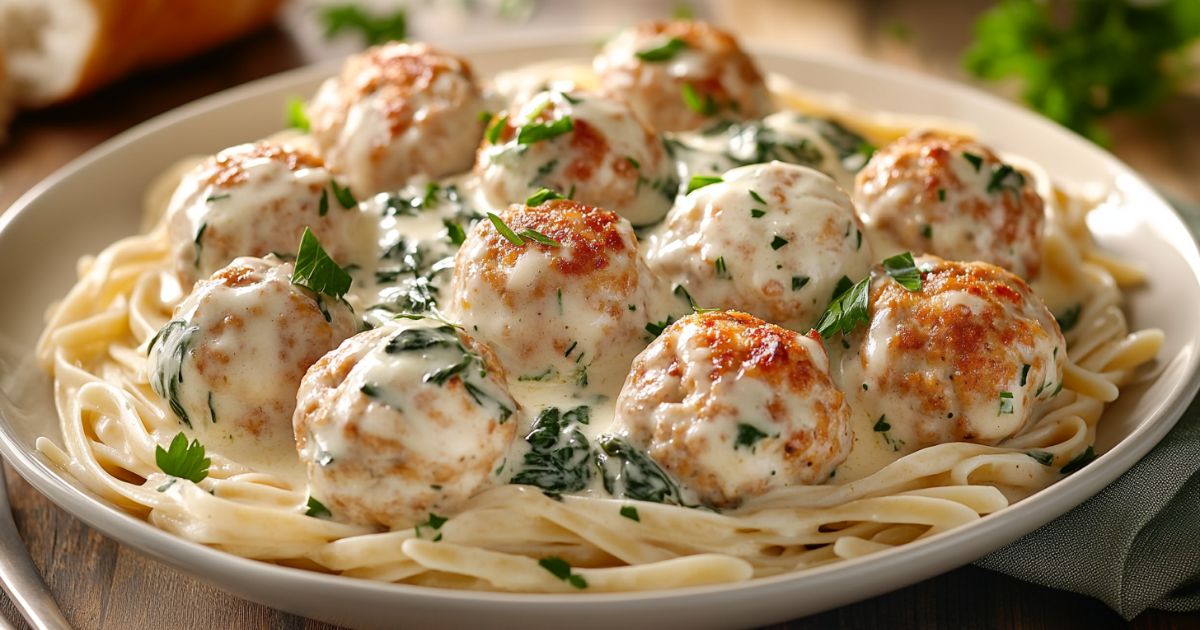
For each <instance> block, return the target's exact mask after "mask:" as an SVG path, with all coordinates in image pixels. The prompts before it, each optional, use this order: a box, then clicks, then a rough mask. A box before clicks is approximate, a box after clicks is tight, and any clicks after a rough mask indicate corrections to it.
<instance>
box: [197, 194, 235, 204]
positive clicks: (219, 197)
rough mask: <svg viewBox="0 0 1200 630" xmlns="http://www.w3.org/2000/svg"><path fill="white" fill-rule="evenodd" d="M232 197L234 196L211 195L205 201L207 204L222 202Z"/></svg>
mask: <svg viewBox="0 0 1200 630" xmlns="http://www.w3.org/2000/svg"><path fill="white" fill-rule="evenodd" d="M231 196H232V195H230V194H229V193H222V194H220V195H209V196H207V197H205V198H204V201H205V203H212V202H214V201H221V200H223V199H228V198H230V197H231Z"/></svg>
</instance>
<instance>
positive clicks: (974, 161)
mask: <svg viewBox="0 0 1200 630" xmlns="http://www.w3.org/2000/svg"><path fill="white" fill-rule="evenodd" d="M962 156H963V158H964V159H966V160H967V161H968V162H970V163H971V166H974V167H975V172H976V173H978V172H979V168H980V167H981V166H983V158H981V157H979V156H978V155H975V154H974V153H970V152H968V151H963V154H962Z"/></svg>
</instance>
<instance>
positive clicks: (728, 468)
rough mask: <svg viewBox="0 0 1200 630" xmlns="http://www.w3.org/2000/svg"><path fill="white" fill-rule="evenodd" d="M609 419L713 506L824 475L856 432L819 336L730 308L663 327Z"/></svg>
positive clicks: (846, 450)
mask: <svg viewBox="0 0 1200 630" xmlns="http://www.w3.org/2000/svg"><path fill="white" fill-rule="evenodd" d="M615 427H616V428H617V432H618V433H620V434H621V435H624V436H625V437H627V438H628V439H629V440H630V442H631V443H633V444H635V445H637V446H639V447H641V448H645V449H646V452H647V454H648V455H649V456H650V457H651V458H652V459H654V461H655V462H657V463H658V464H659V465H660V466H662V467H663V468H664V469H665V470H667V471H669V472H670V473H671V474H672V475H673V476H674V477H675V478H676V479H678V480H679V481H680V483H682V484H683V485H684V486H685V487H687V488H689V489H691V490H692V491H694V492H695V493H696V494H697V495H698V496H699V497H700V499H701V500H702V501H704V502H705V503H707V504H709V505H713V506H717V507H732V506H736V505H738V504H739V503H741V502H742V501H743V500H744V499H746V498H749V497H752V496H756V495H760V494H763V493H765V492H767V491H769V490H772V489H775V488H779V487H784V486H789V485H805V484H817V483H821V482H823V481H825V479H827V478H828V476H829V474H830V473H831V472H832V471H833V469H834V468H835V467H836V466H837V465H838V464H840V463H841V462H842V461H843V460H844V459H845V458H846V455H847V454H848V453H849V450H850V447H851V444H852V441H853V438H852V435H851V430H850V409H849V407H848V406H847V405H846V402H845V399H844V397H843V395H842V393H841V392H840V391H838V389H837V388H836V387H834V384H833V381H832V379H831V378H830V375H829V362H828V358H827V357H826V355H825V350H824V348H823V347H822V345H821V342H820V340H819V338H816V337H807V336H804V335H801V334H799V333H796V332H794V331H790V330H787V329H785V328H781V327H779V326H776V325H774V324H770V323H767V322H764V321H762V320H761V319H758V318H756V317H754V316H752V315H748V314H745V313H739V312H736V311H724V312H707V313H698V314H694V315H690V316H688V317H685V318H683V319H681V320H679V321H677V322H675V323H674V324H672V325H670V326H668V327H667V328H666V330H664V331H663V333H662V334H661V335H660V336H659V337H658V338H657V339H656V340H655V341H654V342H653V343H651V344H650V346H649V347H647V348H646V349H645V350H644V351H643V352H642V353H641V354H640V355H638V357H637V358H636V359H635V360H634V364H633V369H632V371H631V372H630V373H629V377H628V378H627V379H626V381H625V386H624V388H623V389H622V390H621V395H620V397H619V398H618V399H617V418H616V424H615Z"/></svg>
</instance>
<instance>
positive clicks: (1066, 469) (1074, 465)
mask: <svg viewBox="0 0 1200 630" xmlns="http://www.w3.org/2000/svg"><path fill="white" fill-rule="evenodd" d="M1094 459H1096V451H1095V449H1093V448H1092V447H1090V446H1089V447H1087V450H1086V451H1084V452H1082V453H1080V454H1078V455H1076V456H1075V457H1074V458H1073V459H1071V461H1069V462H1067V465H1066V466H1063V467H1062V470H1060V471H1059V472H1061V473H1062V474H1064V475H1069V474H1071V473H1073V472H1076V471H1078V470H1079V469H1081V468H1083V467H1084V466H1087V465H1088V464H1090V463H1092V460H1094Z"/></svg>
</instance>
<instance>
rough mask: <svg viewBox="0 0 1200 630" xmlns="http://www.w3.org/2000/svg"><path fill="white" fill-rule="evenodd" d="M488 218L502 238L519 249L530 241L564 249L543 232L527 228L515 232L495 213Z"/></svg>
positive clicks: (488, 215) (489, 214)
mask: <svg viewBox="0 0 1200 630" xmlns="http://www.w3.org/2000/svg"><path fill="white" fill-rule="evenodd" d="M487 218H488V221H491V222H492V226H493V227H495V228H496V231H497V232H499V233H500V236H503V237H504V240H506V241H508V242H509V243H512V244H513V245H516V246H518V247H521V246H524V245H525V243H527V242H529V241H533V242H535V243H540V244H542V245H547V246H550V247H562V243H560V242H558V241H556V240H554V239H552V238H550V237H549V236H546V235H545V234H542V233H541V232H538V231H537V230H533V229H529V228H526V229H524V230H521V232H520V233H517V232H514V231H513V229H512V228H510V227H508V224H506V223H505V222H504V219H501V218H500V217H499V216H497V215H496V214H495V213H492V212H489V213H487Z"/></svg>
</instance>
